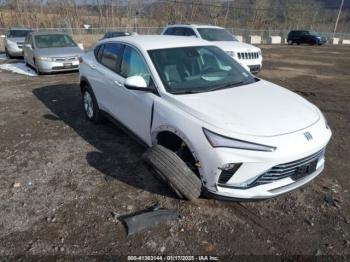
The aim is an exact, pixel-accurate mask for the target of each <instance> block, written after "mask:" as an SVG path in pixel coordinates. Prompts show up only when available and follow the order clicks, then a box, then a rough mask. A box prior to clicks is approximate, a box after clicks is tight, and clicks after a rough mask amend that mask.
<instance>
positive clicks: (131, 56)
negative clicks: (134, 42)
mask: <svg viewBox="0 0 350 262" xmlns="http://www.w3.org/2000/svg"><path fill="white" fill-rule="evenodd" d="M120 74H121V75H122V76H123V77H125V78H127V77H130V76H142V77H143V79H145V81H146V83H147V85H149V83H150V73H149V71H148V68H147V66H146V64H145V61H144V60H143V58H142V56H141V55H140V54H139V53H138V52H137V51H136V50H135V49H134V48H131V47H129V46H127V47H125V51H124V55H123V61H122V65H121V70H120Z"/></svg>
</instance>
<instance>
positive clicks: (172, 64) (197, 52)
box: [148, 46, 256, 94]
mask: <svg viewBox="0 0 350 262" xmlns="http://www.w3.org/2000/svg"><path fill="white" fill-rule="evenodd" d="M148 53H149V55H150V57H151V59H152V61H153V63H154V65H155V67H156V69H157V71H158V74H159V76H160V78H161V79H162V82H163V84H164V86H165V89H166V90H167V91H168V92H169V93H172V94H186V93H199V92H208V91H214V90H218V89H224V88H231V87H235V86H239V85H245V84H250V83H253V82H255V81H256V80H255V78H254V77H253V76H252V75H251V74H249V73H248V72H247V71H246V70H245V69H244V68H243V67H242V66H240V65H239V64H238V63H237V62H236V61H235V60H233V59H232V58H231V57H230V56H228V55H227V54H226V53H225V52H224V51H222V50H221V49H219V48H218V47H215V46H199V47H180V48H169V49H159V50H150V51H148Z"/></svg>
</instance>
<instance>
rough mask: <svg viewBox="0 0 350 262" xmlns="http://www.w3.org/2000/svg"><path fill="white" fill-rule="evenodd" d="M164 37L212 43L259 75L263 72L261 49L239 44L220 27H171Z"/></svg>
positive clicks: (164, 31)
mask: <svg viewBox="0 0 350 262" xmlns="http://www.w3.org/2000/svg"><path fill="white" fill-rule="evenodd" d="M162 34H163V35H177V36H193V37H197V38H202V39H204V40H207V41H210V42H212V43H214V44H215V45H217V46H218V47H220V48H221V49H222V50H224V51H225V52H226V53H227V54H229V55H230V56H231V57H233V58H234V59H236V61H237V62H238V63H240V64H241V65H243V66H245V67H247V68H249V70H250V72H251V73H254V74H257V73H258V72H259V71H260V70H261V66H262V55H261V49H260V48H258V47H256V46H253V45H249V44H246V43H241V42H239V41H238V40H237V39H236V37H235V36H234V35H232V34H231V33H230V32H228V31H227V30H225V29H224V28H222V27H219V26H210V25H169V26H167V27H166V28H165V29H164V30H163V32H162Z"/></svg>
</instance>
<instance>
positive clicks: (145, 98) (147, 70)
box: [79, 36, 331, 200]
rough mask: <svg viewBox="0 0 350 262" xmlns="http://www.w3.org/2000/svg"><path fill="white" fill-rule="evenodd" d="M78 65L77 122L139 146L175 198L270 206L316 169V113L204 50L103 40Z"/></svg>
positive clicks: (183, 43) (320, 152) (187, 41)
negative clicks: (106, 123)
mask: <svg viewBox="0 0 350 262" xmlns="http://www.w3.org/2000/svg"><path fill="white" fill-rule="evenodd" d="M81 60H82V61H81V64H80V68H79V70H80V85H81V91H82V103H83V107H84V111H85V114H86V116H87V118H88V119H89V120H91V121H92V122H96V123H97V122H99V121H100V120H101V119H102V118H103V117H107V118H109V119H111V120H113V121H114V122H115V123H119V124H121V125H122V126H124V127H125V128H126V129H127V130H129V131H130V132H131V133H132V134H134V135H135V136H136V137H137V138H139V140H140V141H142V142H143V143H144V144H145V145H147V146H148V147H149V149H148V151H147V152H146V153H145V156H144V159H145V162H146V163H147V166H149V167H150V168H151V169H152V170H153V171H154V173H155V174H156V175H157V177H159V178H161V179H162V180H164V181H165V182H166V183H167V184H168V185H169V186H170V187H171V188H172V189H173V190H174V191H175V192H176V193H177V194H178V195H179V196H181V197H183V198H186V199H189V200H194V199H196V198H197V197H199V195H200V194H201V193H202V192H206V193H211V194H214V195H215V196H219V197H224V198H230V199H265V198H270V197H275V196H278V195H280V194H283V193H286V192H289V191H291V190H293V189H296V188H298V187H300V186H302V185H304V184H305V183H307V182H309V181H311V180H312V179H314V178H315V177H316V176H317V175H319V174H320V173H321V171H322V170H323V168H324V162H325V157H324V155H325V148H326V146H327V143H328V142H329V140H330V137H331V130H330V128H329V127H328V125H327V122H326V120H325V118H324V116H323V114H322V113H321V111H320V110H319V109H318V108H317V107H316V106H314V105H312V104H311V103H309V102H308V101H306V100H305V99H304V98H302V97H300V96H299V95H297V94H295V93H293V92H291V91H289V90H287V89H284V88H282V87H280V86H277V85H275V84H272V83H270V82H267V81H264V80H262V79H258V78H256V77H254V76H253V75H252V74H250V72H248V71H247V70H246V69H244V68H243V67H242V66H241V65H239V64H238V63H237V62H236V61H235V60H233V59H231V57H230V56H229V55H227V54H226V53H225V52H224V51H223V50H221V49H220V48H218V47H216V46H214V45H210V44H209V43H208V42H207V41H204V40H200V39H196V38H188V37H177V36H131V37H119V38H111V39H107V40H103V41H101V42H99V43H98V44H97V45H96V47H95V48H94V49H92V50H91V51H89V52H87V53H86V54H85V55H84V56H83V57H82V58H81Z"/></svg>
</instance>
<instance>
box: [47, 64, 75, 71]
mask: <svg viewBox="0 0 350 262" xmlns="http://www.w3.org/2000/svg"><path fill="white" fill-rule="evenodd" d="M76 68H79V66H78V65H69V66H53V67H52V70H63V69H76Z"/></svg>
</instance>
